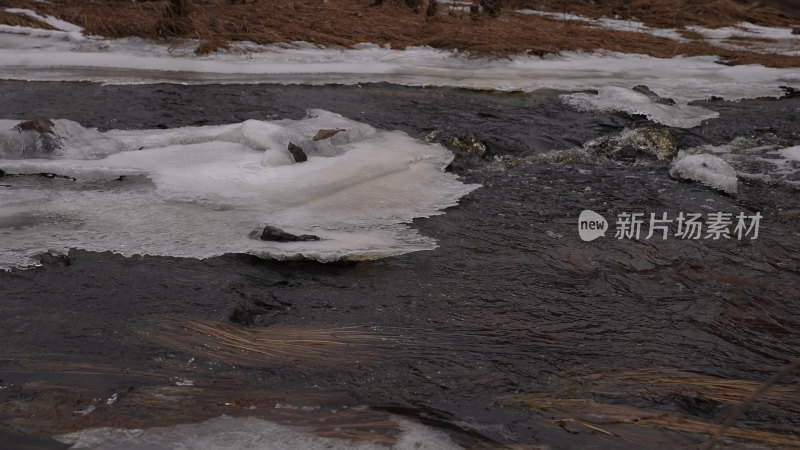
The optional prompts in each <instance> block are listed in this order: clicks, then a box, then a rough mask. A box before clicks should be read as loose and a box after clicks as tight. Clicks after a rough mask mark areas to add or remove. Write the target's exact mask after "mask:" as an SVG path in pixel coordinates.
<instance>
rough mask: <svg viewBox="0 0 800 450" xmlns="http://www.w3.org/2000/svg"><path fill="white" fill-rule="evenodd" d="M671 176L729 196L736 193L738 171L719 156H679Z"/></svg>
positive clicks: (672, 168) (673, 165)
mask: <svg viewBox="0 0 800 450" xmlns="http://www.w3.org/2000/svg"><path fill="white" fill-rule="evenodd" d="M669 174H670V175H671V176H673V177H675V178H681V179H684V180H691V181H697V182H700V183H703V184H705V185H706V186H709V187H712V188H714V189H717V190H720V191H722V192H725V193H728V194H735V193H736V185H737V179H736V171H735V170H734V169H733V167H731V166H730V164H728V163H726V162H725V161H724V160H723V159H722V158H720V157H719V156H714V155H709V154H697V155H683V154H679V155H678V158H677V159H675V161H673V163H672V166H671V167H670V169H669Z"/></svg>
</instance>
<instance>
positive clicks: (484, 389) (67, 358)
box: [0, 88, 800, 448]
mask: <svg viewBox="0 0 800 450" xmlns="http://www.w3.org/2000/svg"><path fill="white" fill-rule="evenodd" d="M298 89H300V88H298ZM325 92H332V91H325ZM336 92H339V95H342V96H343V97H346V98H351V100H352V97H347V96H348V95H349V94H346V93H343V92H349V91H336ZM415 92H416V93H417V94H419V95H430V96H433V95H435V94H436V92H437V91H427V90H420V91H415ZM360 95H364V96H366V97H361V100H360V101H362V102H366V103H367V104H369V102H370V101H371V100H369V98H372V97H370V95H375V96H376V97H375V98H384V97H379V94H375V93H372V94H370V91H369V90H368V89H367V90H365V91H364V92H363V93H362V94H360ZM380 95H383V94H380ZM459 95H460V94H459ZM470 95H471V96H474V98H475V99H476V101H478V102H483V101H486V102H488V101H489V100H487V98H491V97H492V96H491V95H490V94H475V93H473V94H470ZM470 95H466V94H464V97H456V98H465V99H468V98H471V97H470ZM365 98H366V100H365ZM409 98H410V97H408V98H406V100H404V101H410V100H408V99H409ZM509 98H510V97H503V98H502V99H501V100H498V101H500V102H512V100H510V99H509ZM515 98H516V97H515ZM392 101H397V99H396V98H395V100H392ZM415 101H419V99H418V98H415ZM426 101H428V102H427V103H426V104H425V107H424V108H423V107H420V109H419V111H420V112H419V113H418V116H416V117H406V118H405V121H406V122H405V126H406V127H410V128H414V127H416V128H417V130H418V132H417V133H414V132H412V133H410V134H412V135H415V136H421V135H424V134H427V131H429V130H427V129H426V127H427V124H426V123H424V122H425V119H426V117H425V116H426V115H431V116H433V115H435V114H436V113H440V112H441V111H442V110H443V109H442V108H448V110H450V109H452V108H453V106H454V105H453V104H451V103H452V100H451V103H450V104H446V103H447V102H442V103H439V102H438V101H434V100H430V99H427V100H426ZM514 101H516V100H514ZM523 101H530V102H534V101H535V100H534V99H527V100H526V99H524V98H523V99H520V100H519V102H523ZM537 101H538V100H537ZM791 102H792V101H791V100H786V101H785V103H782V102H777V103H775V104H776V105H779V106H775V107H774V108H775V110H780V109H781V108H784V109H785V108H787V107H788V108H796V104H797V103H791ZM547 104H548V103H547V102H545V101H542V103H536V105H537V107H538V108H539V109H538V110H532V111H531V112H529V114H530V116H527V117H525V119H526V120H530V123H534V122H535V121H536V120H537V117H539V115H550V116H551V117H555V116H558V112H557V111H556V110H555V109H548V107H547V106H546V105H547ZM465 105H468V103H465ZM553 105H555V104H553ZM760 105H764V104H763V103H762V104H760ZM787 105H788V106H787ZM750 106H752V105H749V104H748V103H746V102H745V103H742V104H739V105H738V108H740V110H739V113H740V114H748V111H749V109H748V108H749V107H750ZM365 108H367V107H366V106H365ZM553 108H556V107H555V106H553ZM728 108H734V107H733V106H731V105H730V104H725V105H724V108H722V109H723V110H726V111H727V109H728ZM765 108H767V111H768V112H767V113H764V112H763V111H762V112H760V113H759V114H761V115H764V114H771V113H772V112H771V111H773V110H770V109H768V108H769V107H765ZM464 109H465V110H469V107H468V106H464ZM511 109H512V110H514V111H515V114H516V113H518V112H519V111H520V110H519V109H513V108H511ZM726 111H723V113H724V114H721V117H720V119H717V120H718V121H722V123H725V121H726V120H733V119H729V117H728V116H727V114H728V113H727V112H726ZM474 112H475V114H477V111H474ZM496 112H497V113H498V114H501V117H502V114H504V113H503V111H496ZM387 114H388V113H387ZM464 114H466V113H464ZM569 114H576V113H574V112H570V113H569ZM586 114H588V113H586ZM570 117H572V116H570ZM587 117H589V116H578V118H576V119H575V123H577V124H584V125H585V124H586V122H582V120H594V119H593V118H591V117H589V118H587ZM506 118H507V119H509V120H508V123H509V127H510V128H511V130H510V131H509V135H512V136H516V135H517V134H515V133H518V134H519V135H522V134H524V132H523V131H521V129H522V128H523V127H524V126H525V123H526V121H525V120H522V118H520V117H515V118H510V117H506ZM376 120H378V119H376ZM380 120H386V118H385V117H384V118H383V119H380ZM542 120H544V119H542ZM603 120H607V121H609V122H613V121H619V122H620V126H619V127H618V129H615V130H614V131H620V130H621V129H622V128H624V126H627V122H630V121H634V119H633V118H625V117H621V116H614V117H612V118H610V119H608V118H606V119H603ZM737 120H738V119H737ZM758 120H760V119H753V122H754V123H755V124H756V125H754V126H757V123H756V122H757V121H758ZM778 120H780V119H778V118H776V121H778ZM733 123H736V130H729V132H730V133H729V137H728V138H726V139H724V140H723V139H716V138H715V139H716V141H717V142H715V145H722V144H725V143H727V142H730V135H734V134H742V135H744V134H747V133H749V132H751V131H752V130H749V129H743V128H741V127H740V126H739V124H738V122H736V121H734V122H733ZM473 126H474V127H480V125H477V124H475V125H473ZM708 127H712V126H711V125H709V126H708ZM713 127H717V128H715V129H711V130H710V129H709V128H702V129H699V130H696V132H697V133H701V132H708V134H709V135H715V133H719V134H720V135H722V134H723V133H722V131H721V130H722V129H723V128H724V127H723V125H719V124H718V125H713ZM412 131H413V130H412ZM582 132H586V130H585V129H584V130H583V131H582ZM608 132H610V131H608V130H605V129H604V130H603V133H608ZM796 132H797V130H796V128H795V129H787V130H786V131H785V133H784V134H783V135H782V138H783V139H785V140H788V141H791V139H792V136H796V135H793V134H792V133H796ZM536 133H539V131H536ZM598 134H602V133H600V132H598ZM537 136H541V135H537ZM506 138H507V136H506ZM502 139H504V138H500V137H498V138H497V141H496V142H499V141H502ZM537 139H539V142H542V141H543V139H542V138H541V137H538V138H537ZM558 139H561V137H558ZM697 139H699V138H698V137H697V136H688V137H687V136H686V135H679V146H680V147H681V148H682V149H686V148H689V147H691V146H694V144H696V143H697V142H696V141H697ZM709 139H710V138H709ZM795 139H796V137H795ZM489 141H490V142H492V141H491V140H489ZM687 142H688V143H691V144H692V145H688V144H687ZM784 144H785V145H784ZM784 144H782V145H784V146H788V145H789V144H791V145H797V142H786V143H784ZM764 151H774V150H764ZM523 152H524V150H523V147H517V148H515V149H514V148H512V149H511V150H509V151H508V152H507V153H515V154H517V155H518V156H525V154H524V153H523ZM736 155H737V156H735V157H732V158H731V160H732V161H733V163H737V161H739V162H740V159H741V157H740V156H738V155H741V153H737V154H736ZM755 156H758V157H760V156H761V154H757V155H755ZM733 163H732V164H733ZM773 165H774V164H773ZM744 167H751V166H746V165H739V166H735V168H736V169H737V171H740V170H743V168H744ZM758 167H761V166H758ZM764 167H767V166H764ZM668 168H669V165H668V164H667V163H662V162H657V161H647V162H645V161H629V162H617V161H614V160H598V161H592V162H577V163H576V162H573V163H551V162H546V161H540V162H535V163H531V164H523V165H520V166H517V167H507V166H503V168H502V169H501V168H500V167H499V166H498V165H493V164H489V165H487V167H486V168H484V169H480V170H475V171H472V172H470V173H468V174H463V177H462V178H463V179H464V181H465V182H469V183H473V182H474V183H482V184H483V185H484V187H483V188H481V189H479V190H476V191H474V192H472V193H471V194H469V195H468V196H467V197H465V198H464V199H463V200H462V202H461V203H460V205H459V206H458V207H456V208H451V209H449V210H447V213H446V214H445V215H442V216H437V217H433V218H428V219H425V220H418V221H416V222H415V223H414V226H415V227H416V228H418V229H419V230H420V232H421V233H422V234H424V235H426V236H431V237H433V238H435V239H437V241H438V242H439V248H438V249H437V250H435V251H427V252H418V253H413V254H408V255H404V256H401V257H394V258H388V259H384V260H379V261H369V262H359V263H357V264H329V265H326V264H319V263H310V262H283V263H280V262H273V261H262V260H259V259H257V258H254V257H249V256H243V255H226V256H221V257H216V258H211V259H207V260H203V261H199V260H193V259H179V258H169V257H132V258H125V257H122V256H118V255H112V254H108V253H91V252H85V251H78V250H73V251H72V252H70V259H71V265H68V266H67V265H64V264H58V263H50V264H47V265H45V266H43V267H41V268H37V269H32V270H27V271H14V272H10V273H2V274H0V286H2V289H3V292H4V299H3V301H2V303H0V307H1V308H2V311H3V314H2V316H0V330H4V331H2V338H3V342H4V345H3V347H2V351H1V352H2V354H0V379H2V381H0V416H2V418H3V423H4V424H5V425H2V428H0V430H2V432H3V433H15V436H16V435H19V434H28V435H35V436H39V437H47V436H54V435H63V434H66V433H71V432H75V431H77V430H85V429H94V428H97V427H113V428H152V427H156V426H158V427H164V426H172V425H177V424H181V423H200V422H202V421H205V420H209V419H214V418H218V417H220V416H222V415H228V416H234V417H255V418H258V419H262V420H266V421H270V422H274V423H279V424H283V425H289V426H299V427H302V428H301V429H302V430H303V432H307V433H311V434H313V435H316V436H324V437H331V438H336V439H347V440H350V441H352V442H369V443H376V444H387V445H390V444H392V443H395V442H398V439H400V437H399V436H401V434H402V433H403V428H402V425H398V424H399V423H401V422H398V419H397V417H405V418H407V420H411V421H413V422H415V423H416V422H419V423H422V424H424V425H425V426H427V427H433V428H435V429H437V430H440V431H444V432H446V433H447V434H448V435H449V439H451V440H452V441H453V442H455V443H456V444H458V445H461V446H465V447H478V448H480V447H496V446H500V445H508V446H510V445H549V446H552V447H553V448H610V447H613V448H642V447H655V446H663V447H666V448H675V447H684V446H691V445H695V444H698V443H700V442H704V441H706V440H707V439H708V437H709V435H710V434H713V433H714V432H716V430H717V429H718V426H719V425H720V424H721V423H723V422H724V421H725V419H726V418H727V417H728V415H729V414H730V413H731V412H732V410H733V409H734V407H735V406H736V405H737V404H738V403H739V402H741V401H742V400H743V399H744V398H746V397H747V396H749V395H750V394H751V393H752V392H753V391H754V390H755V389H757V388H758V386H760V384H761V382H763V381H764V380H767V379H768V378H769V377H770V376H771V375H772V374H773V373H775V372H776V371H777V370H779V369H780V368H781V367H783V366H784V365H786V364H787V363H788V362H789V361H791V360H794V359H796V358H797V357H798V356H800V350H799V349H800V316H799V315H798V312H797V307H796V301H797V294H798V288H797V280H798V273H799V272H800V256H798V255H800V251H799V250H800V239H798V232H797V229H798V220H800V215H798V214H797V213H796V210H798V209H800V205H798V200H797V191H796V188H795V187H794V186H793V185H792V184H791V183H785V182H779V183H772V182H768V181H765V180H760V179H756V178H752V177H750V178H746V177H742V178H740V183H739V189H738V194H737V195H736V196H729V195H725V194H721V193H719V192H717V191H714V190H713V189H710V188H707V187H705V186H703V185H700V184H697V183H688V182H679V181H676V180H673V179H671V178H670V177H669V175H668ZM584 209H592V210H594V211H597V212H598V213H600V214H601V215H603V216H604V217H605V218H607V219H609V223H610V224H612V226H613V222H614V219H615V218H616V217H617V216H618V215H619V213H622V212H642V213H645V214H647V215H648V216H649V214H650V213H656V214H659V215H660V214H661V213H664V212H666V213H668V214H669V216H670V217H675V216H677V215H678V214H679V213H680V212H684V213H686V212H700V213H704V214H706V213H708V212H715V211H721V212H729V213H733V214H738V213H739V212H744V213H747V214H752V213H754V212H756V211H758V212H760V213H761V214H762V215H763V216H764V218H763V219H762V223H761V228H760V233H759V237H758V239H756V240H736V239H727V240H726V239H722V240H711V239H698V240H684V239H679V238H675V237H670V238H669V239H666V240H662V239H650V240H645V239H641V240H628V239H621V240H619V239H614V238H613V232H610V233H607V234H606V237H601V238H598V239H597V240H595V241H592V242H583V241H581V240H580V238H579V236H578V233H577V218H578V215H579V214H580V212H581V211H583V210H584ZM673 232H674V230H673ZM799 388H800V386H798V384H797V378H796V375H794V374H793V375H790V376H787V377H785V379H783V380H781V381H780V383H778V384H777V385H776V386H773V387H772V388H770V389H769V390H767V391H766V393H764V394H763V395H761V396H760V397H759V398H758V399H757V401H756V402H755V403H754V404H753V406H752V407H751V408H750V409H749V410H748V411H747V412H746V413H745V414H744V415H743V416H742V417H741V418H740V419H739V420H738V421H737V422H736V424H735V426H734V427H733V428H731V429H729V430H728V431H727V432H726V434H725V436H724V438H723V442H728V443H730V444H731V445H733V446H734V447H742V446H746V445H756V446H760V447H766V448H771V447H790V446H792V445H796V444H795V443H796V441H797V440H796V436H795V435H797V434H798V430H800V428H798V427H800V395H798V393H799V392H798V389H799ZM214 420H216V419H214ZM215 423H216V422H215ZM53 445H56V444H55V443H54V444H53Z"/></svg>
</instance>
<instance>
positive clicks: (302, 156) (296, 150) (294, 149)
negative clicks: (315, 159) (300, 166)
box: [289, 142, 308, 162]
mask: <svg viewBox="0 0 800 450" xmlns="http://www.w3.org/2000/svg"><path fill="white" fill-rule="evenodd" d="M289 152H290V153H291V154H292V157H293V158H294V160H295V162H304V161H308V156H306V152H304V151H303V149H302V148H301V147H300V146H299V145H295V144H293V143H291V142H289Z"/></svg>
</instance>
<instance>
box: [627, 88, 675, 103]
mask: <svg viewBox="0 0 800 450" xmlns="http://www.w3.org/2000/svg"><path fill="white" fill-rule="evenodd" d="M633 90H634V91H636V92H638V93H640V94H644V95H646V96H648V97H650V100H653V101H654V102H656V103H660V104H662V105H674V104H675V100H673V99H671V98H665V97H662V96H660V95H658V94H656V93H655V92H653V91H652V90H650V88H649V87H647V86H645V85H644V84H640V85H638V86H634V87H633Z"/></svg>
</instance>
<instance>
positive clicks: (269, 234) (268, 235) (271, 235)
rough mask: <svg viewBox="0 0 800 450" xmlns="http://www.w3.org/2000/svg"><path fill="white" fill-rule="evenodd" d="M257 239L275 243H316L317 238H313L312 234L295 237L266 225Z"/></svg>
mask: <svg viewBox="0 0 800 450" xmlns="http://www.w3.org/2000/svg"><path fill="white" fill-rule="evenodd" d="M259 239H261V240H262V241H275V242H297V241H318V240H319V236H314V235H313V234H302V235H296V234H292V233H287V232H285V231H283V230H281V229H280V228H278V227H273V226H270V225H267V226H265V227H264V231H262V232H261V236H260V237H259Z"/></svg>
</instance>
